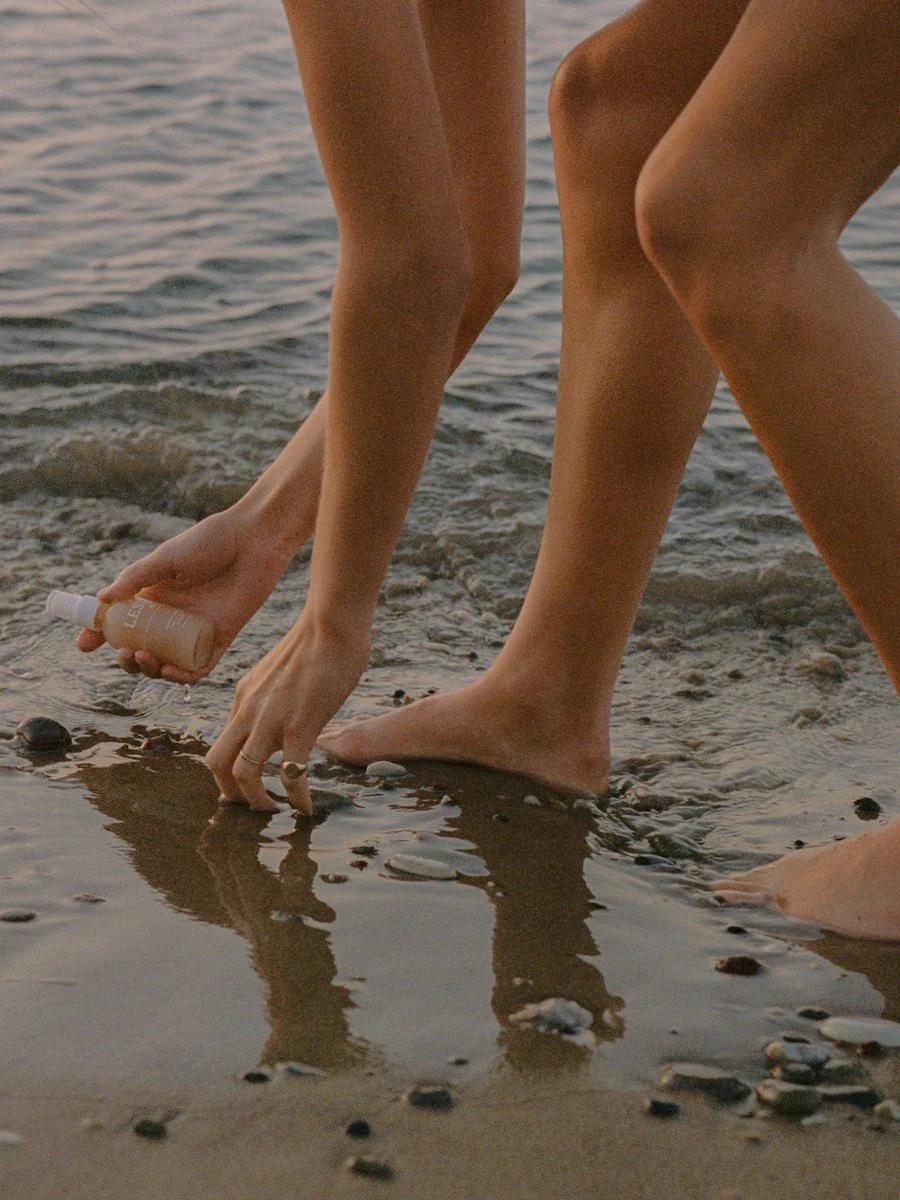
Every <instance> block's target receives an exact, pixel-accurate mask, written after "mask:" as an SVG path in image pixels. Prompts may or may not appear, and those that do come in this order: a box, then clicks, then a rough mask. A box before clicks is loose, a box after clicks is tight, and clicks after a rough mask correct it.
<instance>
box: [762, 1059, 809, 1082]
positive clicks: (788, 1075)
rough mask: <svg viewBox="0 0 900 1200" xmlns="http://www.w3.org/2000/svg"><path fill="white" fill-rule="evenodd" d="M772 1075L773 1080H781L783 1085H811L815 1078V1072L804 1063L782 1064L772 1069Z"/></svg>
mask: <svg viewBox="0 0 900 1200" xmlns="http://www.w3.org/2000/svg"><path fill="white" fill-rule="evenodd" d="M772 1075H773V1076H774V1078H775V1079H783V1080H784V1081H785V1083H812V1082H813V1081H814V1079H815V1078H816V1071H815V1068H814V1067H809V1066H807V1065H806V1063H798V1062H783V1063H777V1064H776V1065H775V1067H773V1069H772Z"/></svg>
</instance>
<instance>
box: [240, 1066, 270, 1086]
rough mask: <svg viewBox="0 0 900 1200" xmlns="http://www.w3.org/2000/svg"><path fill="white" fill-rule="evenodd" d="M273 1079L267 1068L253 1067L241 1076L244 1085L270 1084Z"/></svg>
mask: <svg viewBox="0 0 900 1200" xmlns="http://www.w3.org/2000/svg"><path fill="white" fill-rule="evenodd" d="M271 1078H272V1072H271V1071H269V1070H268V1069H267V1068H266V1067H252V1068H251V1069H250V1070H249V1071H244V1073H243V1075H241V1079H243V1081H244V1083H269V1082H270V1080H271Z"/></svg>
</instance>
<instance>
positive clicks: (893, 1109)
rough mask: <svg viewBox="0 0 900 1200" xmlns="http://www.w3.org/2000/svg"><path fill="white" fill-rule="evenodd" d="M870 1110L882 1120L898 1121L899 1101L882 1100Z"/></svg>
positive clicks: (899, 1114)
mask: <svg viewBox="0 0 900 1200" xmlns="http://www.w3.org/2000/svg"><path fill="white" fill-rule="evenodd" d="M872 1112H874V1114H875V1116H876V1117H881V1119H882V1120H883V1121H900V1103H898V1102H897V1101H896V1100H882V1101H881V1102H880V1103H879V1104H876V1105H875V1107H874V1108H873V1109H872Z"/></svg>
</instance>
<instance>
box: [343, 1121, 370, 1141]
mask: <svg viewBox="0 0 900 1200" xmlns="http://www.w3.org/2000/svg"><path fill="white" fill-rule="evenodd" d="M344 1133H346V1135H347V1137H352V1138H367V1137H369V1136H370V1134H371V1133H372V1126H371V1125H370V1124H369V1122H368V1121H363V1120H356V1121H351V1122H350V1123H349V1124H348V1126H347V1128H346V1129H345V1130H344Z"/></svg>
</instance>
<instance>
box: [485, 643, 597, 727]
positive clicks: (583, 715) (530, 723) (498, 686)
mask: <svg viewBox="0 0 900 1200" xmlns="http://www.w3.org/2000/svg"><path fill="white" fill-rule="evenodd" d="M482 683H483V686H484V687H485V688H487V689H489V691H490V693H491V696H492V703H493V704H494V705H497V706H498V707H499V708H500V709H501V710H502V711H503V712H505V713H507V714H508V716H509V719H510V722H511V723H512V724H514V725H516V726H521V727H524V728H527V729H529V730H532V731H533V732H534V734H535V735H536V736H538V737H540V736H552V737H554V738H556V739H559V738H562V739H563V740H564V741H565V742H566V743H569V744H570V743H571V742H573V741H578V742H582V743H587V742H590V741H596V740H597V739H598V738H599V739H600V740H601V742H602V744H603V745H604V746H605V745H606V743H607V739H608V733H609V701H608V699H606V698H603V699H601V698H600V697H598V696H596V695H594V694H588V693H586V691H585V689H584V687H583V686H580V687H579V686H570V685H569V684H568V683H567V682H566V681H565V680H564V679H562V678H560V677H559V675H558V674H555V673H553V672H552V671H551V670H550V669H549V667H547V665H546V664H537V663H527V664H526V663H522V662H505V661H504V656H503V655H502V654H501V655H500V657H499V658H497V660H496V661H495V662H494V664H493V665H492V666H491V668H490V670H489V671H488V672H487V673H486V674H485V675H484V676H483V679H482Z"/></svg>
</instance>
